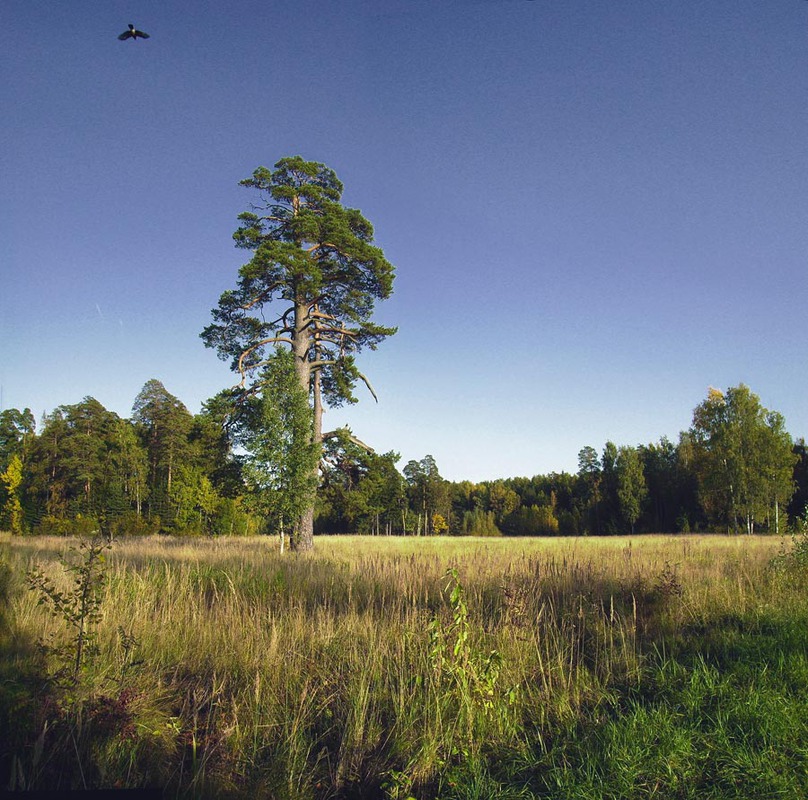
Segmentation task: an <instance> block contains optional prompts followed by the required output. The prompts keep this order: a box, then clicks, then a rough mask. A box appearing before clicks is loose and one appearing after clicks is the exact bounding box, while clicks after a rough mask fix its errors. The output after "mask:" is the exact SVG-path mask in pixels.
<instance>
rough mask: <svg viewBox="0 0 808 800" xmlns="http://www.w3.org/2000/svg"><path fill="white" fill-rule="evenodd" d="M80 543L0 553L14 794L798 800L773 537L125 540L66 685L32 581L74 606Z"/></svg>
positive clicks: (796, 700) (804, 647)
mask: <svg viewBox="0 0 808 800" xmlns="http://www.w3.org/2000/svg"><path fill="white" fill-rule="evenodd" d="M71 544H75V542H70V541H66V540H62V539H56V538H36V539H34V538H31V539H20V538H11V537H5V538H4V539H3V540H2V551H3V555H2V560H1V561H0V597H3V598H5V600H4V602H3V606H2V615H0V637H1V638H2V642H0V643H1V644H2V656H1V657H0V679H1V680H0V724H2V725H3V729H4V730H5V731H6V732H7V733H6V734H5V735H4V736H3V737H2V738H1V739H0V770H1V772H0V775H4V776H5V775H11V776H13V778H12V780H11V784H12V785H13V786H14V787H16V788H23V787H25V788H45V787H47V788H83V787H88V788H98V787H114V786H125V787H133V788H134V787H159V788H161V789H163V790H164V791H165V795H166V796H167V797H200V798H201V797H252V796H261V797H271V798H284V799H285V798H290V799H291V798H300V799H301V800H302V799H303V798H311V800H319V799H320V798H361V797H368V798H372V797H389V798H401V799H403V798H408V797H415V798H437V797H440V798H446V799H447V800H448V799H449V798H458V799H459V798H493V797H501V798H510V797H513V798H654V797H656V798H691V797H692V798H697V797H698V798H705V797H706V798H756V797H761V798H768V797H808V757H806V753H807V752H808V730H807V729H806V728H807V727H808V708H806V703H808V661H806V659H807V658H808V655H807V652H808V599H806V592H805V589H806V586H808V581H807V580H806V573H807V572H808V571H806V570H805V566H804V564H803V563H802V561H801V560H800V559H799V558H791V557H789V556H785V557H783V558H780V559H779V561H775V563H774V564H773V559H775V557H776V556H777V555H778V553H779V552H781V550H782V547H783V545H782V543H781V542H780V541H778V540H774V539H767V538H748V537H743V538H734V537H706V536H704V537H699V536H687V537H684V536H681V537H675V536H673V537H668V536H651V537H635V538H633V539H629V538H627V537H626V538H615V539H589V540H587V539H577V540H576V539H551V540H493V541H492V540H468V539H465V540H453V539H440V540H436V539H413V538H410V539H386V538H359V537H318V539H317V540H316V549H315V552H314V553H313V554H307V555H302V556H300V555H298V556H296V555H290V554H285V555H283V556H281V555H280V554H279V553H278V552H277V547H276V545H275V543H274V542H272V541H268V540H265V539H258V538H255V539H241V540H238V539H233V540H216V541H214V540H198V541H189V540H187V539H185V540H171V539H166V538H148V539H130V540H120V541H118V542H116V543H115V545H114V547H113V550H112V554H111V556H110V559H109V562H108V565H107V567H106V582H105V584H104V586H103V591H102V594H101V598H100V610H101V616H102V618H101V620H100V621H99V622H98V624H97V625H96V626H95V627H94V631H93V632H94V634H95V636H94V639H93V642H94V644H95V645H97V647H98V652H97V653H96V654H93V655H92V657H87V658H85V659H84V664H83V667H82V670H81V674H80V676H79V677H78V679H77V680H68V679H67V678H65V677H64V676H62V677H60V668H61V667H62V665H63V664H64V663H65V660H66V659H68V658H69V655H70V654H69V653H65V652H64V648H65V647H68V648H69V646H70V641H71V639H70V630H68V626H67V625H66V624H65V622H64V620H61V619H59V617H58V616H57V617H54V616H51V615H49V614H48V613H47V608H46V607H45V606H42V605H38V603H37V601H38V599H39V598H38V597H37V592H36V591H33V590H31V589H30V588H27V585H26V581H25V575H26V572H28V571H29V570H30V568H31V567H32V566H34V565H39V566H40V567H41V569H42V570H43V572H44V573H45V574H46V575H47V576H48V578H49V580H50V582H51V583H50V585H52V586H53V587H54V588H55V589H58V587H59V586H62V587H63V588H65V589H67V588H69V586H70V583H69V580H70V576H68V575H67V573H65V570H64V569H63V568H62V567H61V565H60V564H59V561H58V558H59V556H60V555H65V554H68V556H69V555H70V554H69V550H68V548H69V546H70V545H71ZM447 570H449V572H448V573H447ZM43 643H45V644H46V645H47V647H46V648H45V649H43V648H42V646H41V645H42V644H43ZM60 648H61V649H60Z"/></svg>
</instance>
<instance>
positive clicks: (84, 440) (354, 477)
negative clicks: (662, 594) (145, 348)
mask: <svg viewBox="0 0 808 800" xmlns="http://www.w3.org/2000/svg"><path fill="white" fill-rule="evenodd" d="M399 460H400V458H399V455H398V454H397V453H394V452H389V453H384V454H378V453H375V452H373V451H372V450H370V449H368V448H366V447H363V446H361V443H359V442H358V440H356V439H355V437H353V435H352V434H351V432H350V431H349V430H348V429H344V430H342V431H340V432H339V435H337V436H334V437H332V438H330V439H328V440H327V441H326V442H325V443H324V445H323V452H322V453H321V459H320V485H319V487H318V489H317V501H316V516H315V530H316V532H317V533H363V534H379V535H401V534H404V535H437V534H448V535H474V536H500V535H506V536H548V535H608V534H625V533H643V532H680V531H684V532H687V531H725V532H730V533H732V532H734V533H738V532H747V533H754V532H770V533H777V532H783V531H785V530H786V528H787V526H789V525H795V524H797V523H799V522H805V521H806V513H808V512H806V504H807V503H808V452H807V451H806V445H805V440H804V439H802V438H801V439H798V440H796V441H793V440H792V438H791V436H790V435H789V434H788V432H787V431H786V430H785V420H784V419H783V417H782V415H780V414H779V413H777V412H772V411H768V410H767V409H765V408H764V407H763V406H762V405H761V403H760V400H759V398H758V397H757V396H756V395H755V394H753V393H752V392H751V391H750V390H749V389H748V388H747V387H746V386H744V385H740V386H737V387H733V388H730V389H728V390H727V391H726V392H722V391H719V390H716V389H710V390H709V392H708V395H707V398H706V399H705V400H704V401H703V402H702V403H701V404H700V405H699V406H697V407H696V409H695V410H694V412H693V423H692V425H691V427H690V429H689V430H688V431H685V432H682V433H681V434H680V436H679V441H678V442H676V443H674V442H671V441H669V440H668V439H667V438H665V437H663V438H662V439H660V440H659V442H657V443H652V444H647V445H643V444H641V445H637V446H630V445H623V446H617V445H615V444H614V443H612V442H606V444H605V446H604V447H603V449H602V451H601V452H600V453H599V452H598V451H597V450H596V449H595V448H594V447H584V448H583V449H582V450H581V451H580V453H579V454H578V465H579V469H578V472H577V473H576V474H574V475H573V474H569V473H567V472H560V473H550V474H549V475H535V476H533V477H530V478H528V477H524V478H507V479H502V480H494V481H484V482H481V483H472V482H471V481H459V482H451V481H447V480H444V479H443V478H442V477H441V475H440V472H439V468H438V465H437V464H436V462H435V459H434V458H433V457H432V456H430V455H427V456H425V457H424V458H422V459H421V460H420V461H415V460H413V461H410V462H408V463H407V464H406V465H404V467H403V469H402V470H400V471H399V469H398V466H397V464H398V462H399ZM261 492H263V493H265V492H266V489H262V490H261ZM258 495H259V490H258V489H257V487H254V486H251V481H250V475H249V470H245V469H244V456H243V455H240V453H239V452H238V447H237V446H236V444H235V442H234V438H233V436H232V435H231V434H230V431H229V429H228V424H227V418H226V415H225V413H224V411H222V409H221V407H220V405H219V404H218V403H217V402H215V399H214V400H212V401H209V402H208V403H206V404H205V405H204V406H203V409H202V412H201V413H199V414H196V415H192V414H191V413H190V412H189V411H188V409H187V408H186V407H185V405H183V403H182V402H181V401H180V400H179V399H177V398H176V397H175V396H174V395H172V394H171V393H169V392H168V391H167V390H166V389H165V387H164V386H163V384H162V383H161V382H160V381H158V380H150V381H148V382H147V383H146V385H145V386H144V387H143V389H142V391H141V392H140V394H138V396H137V398H136V399H135V402H134V406H133V409H132V416H131V417H130V418H129V419H123V418H121V417H120V416H118V415H117V414H115V413H114V412H111V411H108V410H106V409H105V408H104V406H103V405H102V404H101V403H99V402H98V401H97V400H95V399H93V398H92V397H87V398H85V399H84V400H83V401H82V402H80V403H77V404H75V405H63V406H59V407H58V408H57V409H56V410H55V411H53V412H52V413H50V414H46V415H45V416H44V417H43V419H42V422H41V424H40V425H39V429H37V425H36V422H35V419H34V416H33V415H32V413H31V411H30V410H29V409H25V410H23V411H19V410H17V409H7V410H5V411H2V412H0V510H1V512H2V513H0V529H2V530H10V531H12V533H15V534H62V535H68V534H85V535H86V534H90V533H92V532H94V531H97V530H100V531H102V532H104V533H105V534H107V535H109V536H119V535H124V534H151V533H167V534H169V533H170V534H182V535H219V536H221V535H254V534H263V533H273V534H274V533H277V531H278V529H279V527H282V526H283V520H282V519H280V520H279V519H277V518H273V515H272V513H268V512H267V509H268V508H270V509H271V508H273V507H274V506H273V505H272V503H269V504H267V502H266V497H259V496H258ZM275 507H278V508H282V507H283V504H282V503H281V504H277V506H275Z"/></svg>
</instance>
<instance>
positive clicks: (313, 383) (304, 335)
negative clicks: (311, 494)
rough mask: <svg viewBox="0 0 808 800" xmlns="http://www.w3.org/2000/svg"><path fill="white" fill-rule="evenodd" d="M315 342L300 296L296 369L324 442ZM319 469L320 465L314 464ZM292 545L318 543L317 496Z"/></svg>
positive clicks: (301, 547)
mask: <svg viewBox="0 0 808 800" xmlns="http://www.w3.org/2000/svg"><path fill="white" fill-rule="evenodd" d="M310 346H311V336H310V333H309V306H308V303H306V302H304V301H301V300H298V302H296V303H295V336H294V344H293V346H292V350H293V352H294V355H295V371H296V373H297V377H298V380H299V381H300V386H301V387H302V388H303V389H304V390H305V392H306V394H307V395H308V394H310V393H311V394H312V395H313V399H312V413H313V414H314V426H313V432H312V438H313V441H314V442H315V443H318V444H319V443H321V442H322V439H323V404H322V398H321V396H320V373H319V371H316V372H315V373H314V376H313V380H312V374H311V366H310V362H309V347H310ZM314 472H317V466H316V465H315V467H314ZM289 546H290V548H291V549H292V550H297V551H299V552H303V551H305V550H311V549H313V547H314V498H312V500H311V503H310V504H309V507H308V508H307V509H306V510H305V511H303V513H302V514H301V515H300V517H299V518H298V519H297V520H296V521H295V525H294V530H293V533H292V537H291V540H290V542H289Z"/></svg>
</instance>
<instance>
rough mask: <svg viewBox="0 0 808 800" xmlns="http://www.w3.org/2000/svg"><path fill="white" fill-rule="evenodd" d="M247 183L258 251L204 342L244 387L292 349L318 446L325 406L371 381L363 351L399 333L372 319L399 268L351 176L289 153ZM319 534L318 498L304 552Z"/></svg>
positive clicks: (249, 232) (239, 236)
mask: <svg viewBox="0 0 808 800" xmlns="http://www.w3.org/2000/svg"><path fill="white" fill-rule="evenodd" d="M241 185H242V186H246V187H248V188H251V189H254V190H255V191H256V192H257V193H258V197H259V201H258V203H257V204H256V205H255V206H253V210H251V211H247V212H244V213H243V214H241V215H240V217H239V219H240V220H241V225H240V227H239V228H238V230H237V231H236V233H235V234H234V239H235V241H236V245H237V246H238V247H240V248H243V249H246V250H250V251H252V252H253V256H252V258H251V260H250V261H249V262H248V263H247V264H245V265H244V266H243V267H242V268H241V270H240V271H239V281H238V284H237V286H236V288H235V289H233V290H230V291H226V292H225V293H224V294H223V295H222V296H221V298H220V300H219V305H218V306H217V308H215V309H214V310H213V319H214V322H213V324H211V325H209V326H208V327H207V328H206V329H205V330H204V331H203V332H202V339H203V340H204V342H205V344H206V345H207V346H208V347H213V348H215V349H216V350H217V352H218V354H219V356H220V357H221V358H223V359H226V360H230V362H231V366H232V368H233V370H234V371H236V372H238V373H239V375H240V377H241V384H240V386H241V388H242V391H243V392H244V393H249V392H251V391H255V390H257V389H259V388H260V386H261V381H262V378H261V376H262V372H261V368H262V367H263V366H264V365H265V363H266V361H267V359H268V358H271V357H272V353H273V352H274V350H273V347H274V346H275V345H284V346H286V347H288V348H289V350H290V351H291V353H292V354H293V357H294V369H295V374H296V377H297V381H298V384H299V385H300V386H301V387H302V389H303V390H304V391H305V393H306V396H307V398H308V402H309V406H310V409H311V411H310V413H311V416H312V434H311V441H312V443H314V444H315V445H317V446H319V445H320V443H321V441H322V439H323V436H324V434H323V430H322V413H323V407H324V403H325V404H328V405H331V406H339V405H341V404H343V403H345V402H348V403H353V402H355V401H356V398H355V397H354V394H353V389H354V387H355V385H356V382H357V381H358V380H362V381H364V382H365V383H366V384H367V380H366V378H365V377H364V376H363V375H362V374H361V373H360V372H359V370H358V368H357V365H356V360H355V357H356V354H357V353H359V352H360V351H361V350H362V349H363V348H365V347H369V348H371V349H375V347H376V346H377V345H378V343H379V342H381V341H382V340H383V339H384V338H385V337H387V336H390V335H391V334H392V333H394V332H395V329H394V328H386V327H382V326H380V325H378V324H375V323H374V322H373V321H372V320H371V317H372V314H373V311H374V307H375V303H376V301H377V300H381V299H384V298H387V297H389V295H390V294H391V292H392V286H393V275H394V271H393V267H392V265H391V264H390V263H389V262H388V261H387V260H386V259H385V258H384V254H383V253H382V251H381V250H380V249H379V248H378V247H376V246H374V245H373V228H372V226H371V225H370V223H369V222H368V221H367V220H366V219H365V218H364V217H363V216H362V214H361V213H360V212H359V211H357V210H356V209H351V208H347V207H345V206H344V205H342V203H341V198H342V189H343V187H342V183H341V182H340V181H339V180H338V179H337V176H336V175H335V173H334V172H333V170H331V169H329V168H328V167H326V166H325V165H323V164H319V163H316V162H312V161H304V160H303V159H302V158H300V157H299V156H295V157H292V158H284V159H282V160H281V161H279V162H278V163H277V164H276V165H275V169H274V170H269V169H266V168H265V167H260V168H259V169H257V170H256V171H255V172H254V173H253V175H252V177H251V178H248V179H246V180H244V181H242V182H241ZM367 385H368V387H370V385H369V384H367ZM371 391H372V390H371ZM315 473H316V468H315V469H314V470H313V472H312V474H313V475H314V474H315ZM313 531H314V504H313V503H310V504H309V505H308V507H307V508H306V509H304V510H303V512H302V513H301V514H300V515H299V517H298V519H297V520H296V521H295V534H294V539H295V542H296V544H297V547H298V548H299V549H309V548H311V547H312V546H313V538H312V537H313Z"/></svg>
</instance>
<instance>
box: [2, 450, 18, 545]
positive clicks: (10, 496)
mask: <svg viewBox="0 0 808 800" xmlns="http://www.w3.org/2000/svg"><path fill="white" fill-rule="evenodd" d="M0 483H2V484H3V487H4V488H5V496H6V499H5V502H4V504H3V508H2V520H0V524H5V525H8V529H9V530H10V531H11V532H12V533H13V534H18V535H19V534H21V533H22V503H21V502H20V484H21V483H22V459H21V458H20V457H19V456H18V455H17V454H16V453H15V454H14V455H13V456H12V457H11V460H10V461H9V462H8V466H7V467H6V469H5V471H4V472H3V473H2V474H0Z"/></svg>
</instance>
